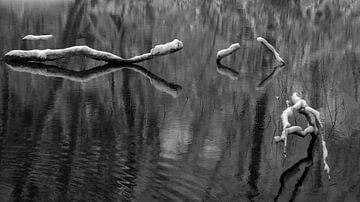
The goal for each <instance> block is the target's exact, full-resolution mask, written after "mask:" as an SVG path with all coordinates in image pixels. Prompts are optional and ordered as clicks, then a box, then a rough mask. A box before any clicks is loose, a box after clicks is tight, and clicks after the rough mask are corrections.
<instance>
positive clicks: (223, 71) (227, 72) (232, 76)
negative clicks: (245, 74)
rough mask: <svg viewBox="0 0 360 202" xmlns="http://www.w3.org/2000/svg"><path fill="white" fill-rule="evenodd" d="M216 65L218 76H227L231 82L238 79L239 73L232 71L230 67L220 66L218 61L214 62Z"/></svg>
mask: <svg viewBox="0 0 360 202" xmlns="http://www.w3.org/2000/svg"><path fill="white" fill-rule="evenodd" d="M216 65H217V68H216V71H217V72H218V73H219V74H221V75H224V76H227V77H229V78H230V79H232V80H236V79H238V76H239V72H237V71H235V70H234V69H232V68H230V67H227V66H225V65H223V64H221V62H220V59H217V60H216Z"/></svg>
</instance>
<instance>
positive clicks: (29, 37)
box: [22, 34, 54, 41]
mask: <svg viewBox="0 0 360 202" xmlns="http://www.w3.org/2000/svg"><path fill="white" fill-rule="evenodd" d="M53 37H54V36H53V35H51V34H46V35H31V34H30V35H26V36H24V37H23V38H22V40H34V41H36V40H49V39H51V38H53Z"/></svg>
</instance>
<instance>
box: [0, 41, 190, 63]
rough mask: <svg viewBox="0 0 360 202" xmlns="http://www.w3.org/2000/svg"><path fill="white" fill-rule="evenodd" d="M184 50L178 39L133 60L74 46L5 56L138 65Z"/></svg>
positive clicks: (22, 58)
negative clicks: (92, 60) (77, 59)
mask: <svg viewBox="0 0 360 202" xmlns="http://www.w3.org/2000/svg"><path fill="white" fill-rule="evenodd" d="M182 48H183V43H182V42H181V41H179V40H177V39H174V40H173V41H172V42H169V43H166V44H160V45H157V46H155V47H154V48H153V49H151V51H150V53H145V54H143V55H139V56H134V57H132V58H128V59H125V58H122V57H120V56H117V55H115V54H112V53H109V52H105V51H99V50H95V49H92V48H90V47H88V46H73V47H69V48H64V49H45V50H12V51H10V52H8V53H6V54H5V56H4V59H5V61H9V60H25V61H51V60H57V59H61V58H65V57H73V56H85V57H90V58H92V59H95V60H102V61H106V62H126V63H138V62H142V61H145V60H150V59H153V58H155V57H158V56H162V55H167V54H170V53H173V52H176V51H179V50H181V49H182Z"/></svg>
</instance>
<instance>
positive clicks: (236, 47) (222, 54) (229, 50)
mask: <svg viewBox="0 0 360 202" xmlns="http://www.w3.org/2000/svg"><path fill="white" fill-rule="evenodd" d="M239 49H240V44H239V43H234V44H231V45H230V46H229V48H226V49H222V50H219V51H218V52H217V54H216V59H217V60H221V59H222V58H224V57H226V56H229V55H231V54H232V53H233V52H235V51H237V50H239Z"/></svg>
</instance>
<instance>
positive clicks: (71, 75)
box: [6, 61, 182, 98]
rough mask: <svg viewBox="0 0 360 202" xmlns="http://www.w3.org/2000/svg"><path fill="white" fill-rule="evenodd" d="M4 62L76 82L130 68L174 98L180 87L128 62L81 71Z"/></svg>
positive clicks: (22, 68)
mask: <svg viewBox="0 0 360 202" xmlns="http://www.w3.org/2000/svg"><path fill="white" fill-rule="evenodd" d="M6 64H7V65H8V67H9V68H11V69H12V70H14V71H18V72H27V73H31V74H37V75H42V76H47V77H59V78H63V79H67V80H71V81H76V82H87V81H90V80H92V79H95V78H97V77H99V76H103V75H106V74H110V73H113V72H116V71H119V70H122V69H130V70H132V71H135V72H138V73H140V74H141V75H143V76H145V77H146V78H148V79H149V80H150V83H151V84H152V85H153V86H154V87H155V88H156V89H158V90H160V91H162V92H166V93H168V94H170V95H172V96H173V97H174V98H176V97H177V96H178V95H179V94H180V92H181V89H182V87H181V86H179V85H177V84H174V83H171V82H168V81H166V80H165V79H163V78H161V77H159V76H157V75H155V74H153V73H152V72H150V71H149V70H147V69H145V68H144V67H142V66H139V65H135V64H129V63H108V64H106V65H102V66H97V67H94V68H91V69H88V70H83V71H74V70H68V69H64V68H61V67H57V66H54V65H47V64H43V63H35V62H26V61H7V62H6Z"/></svg>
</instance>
